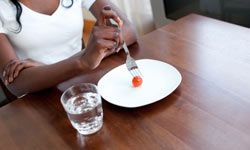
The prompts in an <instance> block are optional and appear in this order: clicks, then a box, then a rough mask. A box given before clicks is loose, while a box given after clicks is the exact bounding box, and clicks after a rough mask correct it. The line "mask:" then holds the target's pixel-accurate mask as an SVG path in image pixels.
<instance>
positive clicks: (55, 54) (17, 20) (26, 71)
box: [0, 0, 136, 96]
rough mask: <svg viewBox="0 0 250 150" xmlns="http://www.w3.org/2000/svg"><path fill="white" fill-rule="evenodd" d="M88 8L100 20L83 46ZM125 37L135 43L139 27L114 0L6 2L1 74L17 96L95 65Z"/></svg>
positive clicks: (0, 26) (0, 11) (1, 19)
mask: <svg viewBox="0 0 250 150" xmlns="http://www.w3.org/2000/svg"><path fill="white" fill-rule="evenodd" d="M82 7H85V8H87V9H89V10H90V11H91V12H92V14H93V15H94V16H95V17H96V19H97V23H96V26H95V27H94V28H93V30H92V33H91V35H90V39H89V42H88V44H87V46H86V48H85V50H83V51H81V46H82V40H81V39H82V29H83V16H82ZM111 18H112V19H113V20H115V21H116V22H117V24H118V25H119V26H120V27H119V28H118V27H115V26H109V25H108V24H109V20H110V19H111ZM122 33H123V35H122ZM123 38H124V39H123ZM123 40H125V41H126V43H127V44H132V43H133V42H135V41H136V35H135V32H134V29H133V27H132V26H131V24H130V23H129V21H128V20H127V18H126V17H125V16H124V15H123V14H122V13H121V12H120V11H119V10H118V9H117V7H115V6H114V5H113V4H112V3H111V2H109V1H108V0H19V1H18V0H1V1H0V74H1V75H0V76H1V79H2V81H3V82H4V83H5V85H6V86H7V88H8V89H9V90H10V91H11V92H12V93H13V94H14V95H16V96H22V95H24V94H27V93H30V92H35V91H39V90H42V89H45V88H48V87H52V86H55V85H57V84H58V83H60V82H62V81H64V80H67V79H69V78H72V77H74V76H76V75H78V74H82V73H84V72H87V71H89V70H92V69H95V68H96V67H97V66H98V65H99V64H100V62H101V61H102V59H103V58H105V57H106V56H108V55H110V54H112V53H114V52H116V51H119V49H120V48H121V45H122V43H123Z"/></svg>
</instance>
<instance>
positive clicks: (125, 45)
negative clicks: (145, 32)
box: [122, 41, 130, 55]
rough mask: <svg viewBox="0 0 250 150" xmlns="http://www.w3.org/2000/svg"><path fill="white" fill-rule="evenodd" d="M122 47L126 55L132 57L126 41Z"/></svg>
mask: <svg viewBox="0 0 250 150" xmlns="http://www.w3.org/2000/svg"><path fill="white" fill-rule="evenodd" d="M122 47H123V49H124V51H125V53H126V54H127V55H130V54H129V50H128V47H127V44H126V43H125V41H124V42H123V45H122Z"/></svg>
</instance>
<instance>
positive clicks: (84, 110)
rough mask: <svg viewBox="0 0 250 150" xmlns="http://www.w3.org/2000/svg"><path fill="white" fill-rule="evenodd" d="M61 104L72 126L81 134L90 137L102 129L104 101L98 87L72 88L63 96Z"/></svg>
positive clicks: (86, 85) (79, 86) (82, 85)
mask: <svg viewBox="0 0 250 150" xmlns="http://www.w3.org/2000/svg"><path fill="white" fill-rule="evenodd" d="M61 103H62V105H63V107H64V109H65V111H66V112H67V115H68V118H69V120H70V122H71V124H72V126H73V127H74V128H75V129H76V130H77V131H78V132H79V133H80V134H83V135H89V134H93V133H95V132H97V131H99V130H100V129H101V127H102V125H103V110H102V101H101V96H100V94H99V93H98V90H97V86H96V85H94V84H91V83H81V84H78V85H74V86H72V87H70V88H69V89H67V90H66V91H65V92H64V93H63V94H62V96H61Z"/></svg>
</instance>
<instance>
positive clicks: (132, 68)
mask: <svg viewBox="0 0 250 150" xmlns="http://www.w3.org/2000/svg"><path fill="white" fill-rule="evenodd" d="M109 21H110V23H111V24H112V25H115V26H117V27H118V28H120V27H119V25H118V24H117V23H116V22H115V21H114V20H113V19H109ZM122 48H123V49H124V51H125V53H126V55H127V58H126V66H127V69H128V71H129V72H130V74H131V75H132V76H133V77H136V76H139V77H141V78H142V74H141V72H140V70H139V67H138V65H137V64H136V62H135V60H134V58H132V57H131V55H130V53H129V50H128V47H127V44H126V42H125V41H124V42H123V45H122Z"/></svg>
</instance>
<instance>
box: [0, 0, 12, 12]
mask: <svg viewBox="0 0 250 150" xmlns="http://www.w3.org/2000/svg"><path fill="white" fill-rule="evenodd" d="M13 13H15V6H14V4H13V3H12V2H11V1H10V0H0V14H1V15H4V14H5V15H6V14H7V15H12V14H13Z"/></svg>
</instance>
